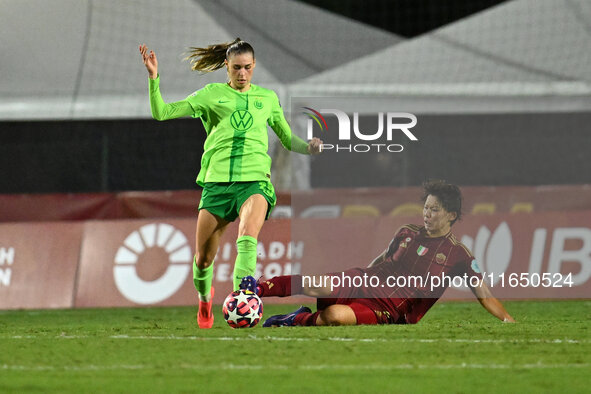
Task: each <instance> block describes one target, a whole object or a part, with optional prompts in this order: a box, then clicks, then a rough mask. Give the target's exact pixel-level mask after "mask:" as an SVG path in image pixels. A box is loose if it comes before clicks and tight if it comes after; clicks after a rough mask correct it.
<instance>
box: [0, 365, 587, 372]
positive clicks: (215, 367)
mask: <svg viewBox="0 0 591 394" xmlns="http://www.w3.org/2000/svg"><path fill="white" fill-rule="evenodd" d="M158 368H159V367H156V366H154V365H72V366H68V365H63V366H55V365H11V364H1V365H0V371H1V370H5V371H6V370H7V371H72V372H86V371H110V370H121V369H127V370H150V369H158ZM560 368H591V364H588V363H585V364H573V363H565V364H542V363H536V364H471V363H460V364H370V365H356V364H354V365H342V364H318V365H281V364H269V365H262V364H219V365H193V364H181V365H175V366H171V369H175V370H177V369H184V370H197V371H210V370H211V371H219V370H266V371H267V370H290V371H291V370H305V371H325V370H326V371H331V370H332V371H338V370H341V371H349V370H385V371H390V370H399V369H404V370H413V369H426V370H434V369H560Z"/></svg>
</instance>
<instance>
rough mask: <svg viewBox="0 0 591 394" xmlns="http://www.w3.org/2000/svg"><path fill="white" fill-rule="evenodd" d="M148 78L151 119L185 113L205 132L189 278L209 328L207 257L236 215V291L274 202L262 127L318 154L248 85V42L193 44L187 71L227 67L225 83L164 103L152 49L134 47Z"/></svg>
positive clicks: (266, 93) (252, 265)
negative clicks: (194, 249) (198, 45)
mask: <svg viewBox="0 0 591 394" xmlns="http://www.w3.org/2000/svg"><path fill="white" fill-rule="evenodd" d="M139 50H140V53H141V55H142V59H143V62H144V65H145V66H146V69H147V70H148V77H149V95H150V107H151V110H152V116H153V117H154V119H157V120H167V119H174V118H179V117H183V116H193V117H199V118H201V120H202V122H203V126H204V127H205V130H206V132H207V138H206V140H205V145H204V152H203V156H202V157H201V170H200V171H199V175H198V176H197V184H198V185H200V186H201V187H203V192H202V195H201V201H200V203H199V216H198V218H197V231H196V254H195V258H194V261H193V279H194V283H195V287H196V288H197V291H198V292H199V301H200V302H199V312H198V313H197V323H198V325H199V327H200V328H210V327H211V326H212V325H213V314H212V312H211V306H212V297H213V288H212V286H211V283H212V277H213V260H214V257H215V255H216V252H217V249H218V245H219V240H220V238H221V236H222V234H223V233H224V231H225V230H226V228H227V226H228V224H229V223H230V222H233V221H234V220H236V218H238V217H239V218H240V225H239V228H238V238H237V240H236V246H237V250H238V256H237V257H236V262H235V264H234V289H238V285H239V284H240V280H241V279H242V277H244V276H248V275H254V273H255V270H256V260H257V237H258V235H259V232H260V230H261V227H262V226H263V223H264V221H265V220H266V219H267V218H268V217H269V214H270V213H271V209H272V208H273V206H274V205H275V203H276V196H275V190H274V188H273V185H272V184H271V181H270V179H271V158H270V157H269V155H268V154H267V149H268V138H267V124H269V126H271V128H272V129H273V131H274V132H275V133H276V134H277V136H278V137H279V139H280V140H281V143H282V144H283V146H284V147H285V148H286V149H288V150H291V151H293V152H298V153H302V154H316V153H319V152H320V151H321V146H322V141H320V140H319V139H318V138H314V139H312V140H311V141H310V142H309V143H307V142H305V141H304V140H302V139H301V138H299V137H297V136H295V135H292V133H291V129H290V127H289V124H288V123H287V121H286V120H285V117H284V115H283V109H282V108H281V106H280V105H279V99H278V98H277V95H276V94H275V92H273V91H272V90H269V89H264V88H262V87H260V86H257V85H254V84H251V83H250V81H251V78H252V74H253V71H254V68H255V66H256V60H255V56H254V50H253V48H252V46H250V44H248V43H247V42H244V41H242V40H240V39H239V38H237V39H236V40H234V41H232V42H228V43H223V44H216V45H210V46H208V47H206V48H191V55H190V56H189V57H188V59H191V64H192V67H191V68H192V69H193V70H197V71H202V72H210V71H215V70H217V69H219V68H222V67H224V66H225V67H226V69H227V72H228V82H227V83H211V84H208V85H206V86H205V87H203V88H202V89H200V90H198V91H196V92H195V93H193V94H191V95H190V96H189V97H187V98H186V99H184V100H181V101H177V102H173V103H168V104H167V103H164V101H163V100H162V96H161V95H160V88H159V82H160V78H159V74H158V61H157V59H156V54H155V53H154V51H148V48H147V47H146V45H145V44H144V45H140V47H139Z"/></svg>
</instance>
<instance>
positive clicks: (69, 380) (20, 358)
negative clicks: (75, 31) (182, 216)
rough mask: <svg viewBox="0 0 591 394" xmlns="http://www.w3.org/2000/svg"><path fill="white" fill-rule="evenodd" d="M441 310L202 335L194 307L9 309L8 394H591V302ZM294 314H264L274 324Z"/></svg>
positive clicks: (3, 355) (4, 355)
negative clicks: (399, 322)
mask: <svg viewBox="0 0 591 394" xmlns="http://www.w3.org/2000/svg"><path fill="white" fill-rule="evenodd" d="M505 306H506V308H507V310H508V311H509V312H510V313H511V314H512V315H513V316H514V317H515V318H516V320H518V323H517V324H503V323H501V322H500V321H498V320H496V319H495V318H493V317H492V316H490V315H489V314H488V313H487V312H486V311H485V310H484V309H483V308H481V307H480V306H479V305H478V303H477V302H457V303H456V302H448V303H438V304H436V305H435V306H434V307H433V309H432V310H431V311H430V312H429V313H428V314H427V315H426V316H425V318H424V319H423V320H422V321H421V322H420V323H419V324H417V325H408V326H396V325H391V326H355V327H283V328H262V326H261V325H259V326H257V327H255V328H253V329H242V330H233V329H231V328H230V327H228V326H227V325H226V323H225V322H224V321H223V318H222V316H221V308H220V307H219V306H216V307H215V309H216V323H215V325H214V327H213V328H212V329H210V330H199V329H197V328H196V324H195V309H196V308H190V307H178V308H125V309H78V310H45V311H0V393H12V392H14V393H22V392H43V393H45V392H59V393H67V392H72V393H84V392H109V393H112V392H113V393H117V392H121V393H130V392H131V393H135V392H138V393H139V392H141V393H158V392H162V393H176V392H187V393H189V392H199V393H210V392H213V393H215V392H219V393H225V392H241V393H260V392H272V391H273V392H290V393H292V392H294V393H309V392H323V393H330V392H335V393H337V392H338V393H344V392H373V393H375V392H380V393H381V392H397V393H417V392H421V393H422V392H427V393H429V392H432V393H441V392H453V393H478V392H483V393H490V392H501V393H510V392H536V393H538V392H556V393H565V392H568V393H574V392H581V393H583V392H587V393H588V392H589V390H590V386H591V339H590V327H591V325H590V321H591V319H590V318H591V301H588V300H571V301H546V302H541V301H540V302H538V301H536V302H534V301H513V302H506V303H505ZM294 308H295V307H294V306H293V305H265V316H269V315H271V314H276V313H285V312H288V311H291V310H292V309H294Z"/></svg>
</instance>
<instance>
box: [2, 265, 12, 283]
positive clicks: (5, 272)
mask: <svg viewBox="0 0 591 394" xmlns="http://www.w3.org/2000/svg"><path fill="white" fill-rule="evenodd" d="M11 275H12V270H11V269H10V268H0V284H2V285H4V286H10V277H11Z"/></svg>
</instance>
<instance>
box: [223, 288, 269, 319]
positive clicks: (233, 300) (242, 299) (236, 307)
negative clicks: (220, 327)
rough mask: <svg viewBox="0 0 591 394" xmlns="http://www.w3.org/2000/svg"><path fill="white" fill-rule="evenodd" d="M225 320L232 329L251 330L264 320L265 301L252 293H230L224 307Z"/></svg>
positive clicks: (246, 291)
mask: <svg viewBox="0 0 591 394" xmlns="http://www.w3.org/2000/svg"><path fill="white" fill-rule="evenodd" d="M222 312H224V319H226V322H227V323H228V324H229V325H230V327H232V328H250V327H254V326H256V325H257V324H258V323H259V321H261V319H262V318H263V301H261V299H260V298H259V297H258V296H257V295H256V294H255V293H253V292H252V291H249V290H237V291H234V292H232V293H230V294H229V295H228V296H227V297H226V300H225V301H224V305H223V307H222Z"/></svg>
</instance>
